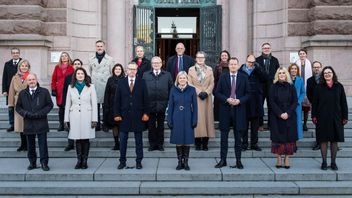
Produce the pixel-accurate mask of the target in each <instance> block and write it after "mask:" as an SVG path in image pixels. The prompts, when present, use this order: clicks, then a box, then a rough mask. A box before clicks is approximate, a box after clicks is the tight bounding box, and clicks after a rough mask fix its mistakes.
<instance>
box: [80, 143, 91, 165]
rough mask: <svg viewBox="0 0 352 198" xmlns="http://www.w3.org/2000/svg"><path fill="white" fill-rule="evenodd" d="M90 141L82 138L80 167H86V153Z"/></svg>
mask: <svg viewBox="0 0 352 198" xmlns="http://www.w3.org/2000/svg"><path fill="white" fill-rule="evenodd" d="M89 147H90V143H89V140H84V141H83V145H82V169H87V168H88V164H87V161H88V153H89Z"/></svg>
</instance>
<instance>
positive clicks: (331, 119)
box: [312, 66, 348, 170]
mask: <svg viewBox="0 0 352 198" xmlns="http://www.w3.org/2000/svg"><path fill="white" fill-rule="evenodd" d="M312 107H313V109H312V121H313V123H314V124H315V125H316V140H317V142H318V143H319V144H320V151H321V155H322V160H323V161H322V164H321V169H322V170H327V163H326V155H327V147H328V142H330V149H331V169H332V170H337V169H338V168H337V165H336V154H337V149H338V147H337V146H338V145H337V142H344V125H345V124H347V121H348V107H347V101H346V94H345V90H344V88H343V86H342V84H341V83H339V82H338V81H337V76H336V73H335V71H334V70H333V68H332V67H330V66H327V67H324V69H323V71H322V72H321V77H320V84H319V85H317V87H316V89H315V90H314V96H313V105H312Z"/></svg>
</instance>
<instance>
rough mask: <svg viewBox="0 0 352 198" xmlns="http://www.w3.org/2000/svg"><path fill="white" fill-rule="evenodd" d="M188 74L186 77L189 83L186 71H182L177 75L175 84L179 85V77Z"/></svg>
mask: <svg viewBox="0 0 352 198" xmlns="http://www.w3.org/2000/svg"><path fill="white" fill-rule="evenodd" d="M182 75H183V76H186V79H187V83H188V75H187V73H186V72H185V71H180V72H178V74H177V76H176V80H175V86H178V84H179V83H178V79H179V78H180V76H182Z"/></svg>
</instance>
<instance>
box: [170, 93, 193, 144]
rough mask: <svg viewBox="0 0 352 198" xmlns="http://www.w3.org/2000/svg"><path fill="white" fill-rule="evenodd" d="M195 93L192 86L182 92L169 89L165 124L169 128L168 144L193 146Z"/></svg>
mask: <svg viewBox="0 0 352 198" xmlns="http://www.w3.org/2000/svg"><path fill="white" fill-rule="evenodd" d="M197 120H198V108H197V93H196V89H195V88H194V87H192V86H187V87H186V88H185V89H184V90H183V91H181V89H180V88H178V87H176V86H174V87H173V88H171V91H170V97H169V104H168V109H167V124H168V125H169V127H170V128H171V135H170V143H172V144H193V143H194V128H195V127H196V126H197Z"/></svg>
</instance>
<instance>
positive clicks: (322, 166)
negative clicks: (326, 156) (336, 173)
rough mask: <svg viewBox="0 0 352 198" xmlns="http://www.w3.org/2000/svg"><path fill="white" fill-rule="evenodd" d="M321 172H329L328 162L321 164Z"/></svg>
mask: <svg viewBox="0 0 352 198" xmlns="http://www.w3.org/2000/svg"><path fill="white" fill-rule="evenodd" d="M320 168H321V170H328V165H327V164H326V162H323V163H321V167H320Z"/></svg>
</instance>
